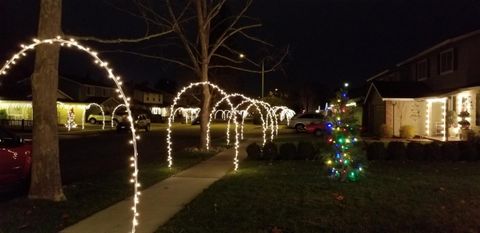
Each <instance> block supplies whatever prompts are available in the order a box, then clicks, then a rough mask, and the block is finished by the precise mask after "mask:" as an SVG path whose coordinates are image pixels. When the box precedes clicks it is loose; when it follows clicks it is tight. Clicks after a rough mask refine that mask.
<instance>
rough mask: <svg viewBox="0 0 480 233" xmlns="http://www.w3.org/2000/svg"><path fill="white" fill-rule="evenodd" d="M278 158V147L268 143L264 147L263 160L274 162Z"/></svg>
mask: <svg viewBox="0 0 480 233" xmlns="http://www.w3.org/2000/svg"><path fill="white" fill-rule="evenodd" d="M277 157H278V150H277V145H275V143H273V142H267V143H266V144H265V146H263V156H262V160H274V159H276V158H277Z"/></svg>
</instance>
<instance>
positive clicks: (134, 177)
mask: <svg viewBox="0 0 480 233" xmlns="http://www.w3.org/2000/svg"><path fill="white" fill-rule="evenodd" d="M42 44H47V45H48V44H51V45H53V44H58V45H60V46H62V47H67V48H75V49H77V50H79V51H83V52H85V53H87V54H88V55H90V56H91V57H92V58H93V60H94V63H95V64H97V65H99V66H100V67H101V68H102V69H104V70H105V71H106V73H107V74H108V77H109V78H110V79H112V80H113V82H114V83H115V85H116V87H117V89H116V91H117V93H118V94H119V97H120V98H121V99H122V100H123V101H124V103H125V105H126V106H127V113H128V120H129V121H130V123H131V125H133V117H132V112H131V110H130V103H129V102H130V98H129V97H127V96H126V95H125V93H124V91H123V89H122V87H121V86H122V81H121V78H120V76H116V75H115V74H114V73H113V69H111V68H110V67H109V65H108V62H105V61H104V60H102V59H101V58H100V57H99V56H98V53H97V52H95V51H93V50H91V49H90V48H89V47H86V46H83V45H81V44H79V43H78V42H77V41H75V40H74V39H68V40H67V39H63V38H62V37H60V36H57V37H56V38H51V39H33V43H31V44H28V45H23V44H22V45H21V49H20V51H19V52H17V53H15V54H14V55H13V56H12V57H11V58H10V59H9V60H7V61H6V62H5V64H4V65H3V66H2V68H0V75H6V74H7V71H8V70H10V68H11V67H13V66H14V65H15V64H17V62H18V61H19V60H20V59H21V58H22V57H25V56H26V55H27V53H28V52H29V51H33V50H34V49H35V48H36V47H37V46H39V45H42ZM130 132H131V136H132V140H130V142H129V143H130V144H131V145H132V147H133V155H132V156H131V157H130V162H131V164H130V166H131V167H132V170H133V172H132V174H131V179H130V182H131V183H133V185H134V195H133V205H132V208H131V209H132V212H133V217H132V227H131V232H132V233H135V231H136V227H137V226H138V216H139V213H138V212H137V206H138V204H139V202H140V198H139V196H140V194H141V193H140V186H141V185H140V182H139V181H138V161H137V158H138V151H137V140H139V139H140V137H139V136H137V135H136V133H135V128H134V127H130Z"/></svg>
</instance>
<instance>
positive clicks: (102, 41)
mask: <svg viewBox="0 0 480 233" xmlns="http://www.w3.org/2000/svg"><path fill="white" fill-rule="evenodd" d="M171 32H173V29H170V30H168V31H164V32H160V33H155V34H151V35H148V36H144V37H140V38H134V39H123V38H119V39H100V38H97V37H92V36H73V35H67V36H68V37H70V38H73V39H76V40H84V41H95V42H98V43H105V44H115V43H138V42H143V41H146V40H151V39H155V38H158V37H162V36H165V35H167V34H169V33H171Z"/></svg>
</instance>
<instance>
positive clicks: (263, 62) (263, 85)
mask: <svg viewBox="0 0 480 233" xmlns="http://www.w3.org/2000/svg"><path fill="white" fill-rule="evenodd" d="M264 88H265V59H263V60H262V99H263V97H264V96H265V90H264Z"/></svg>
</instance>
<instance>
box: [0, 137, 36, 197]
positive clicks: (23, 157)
mask: <svg viewBox="0 0 480 233" xmlns="http://www.w3.org/2000/svg"><path fill="white" fill-rule="evenodd" d="M31 164H32V145H31V143H30V142H27V141H25V140H24V139H22V138H21V137H18V136H17V135H15V134H14V133H12V132H10V131H7V130H5V129H3V128H0V188H8V187H11V186H13V185H16V184H22V183H24V182H25V181H27V180H28V179H29V177H30V168H31Z"/></svg>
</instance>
